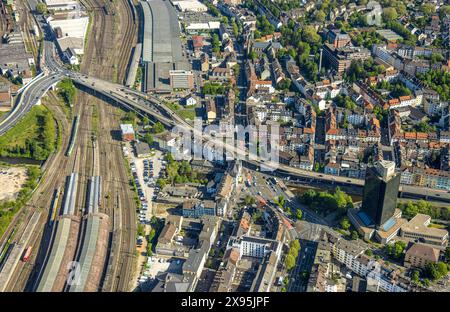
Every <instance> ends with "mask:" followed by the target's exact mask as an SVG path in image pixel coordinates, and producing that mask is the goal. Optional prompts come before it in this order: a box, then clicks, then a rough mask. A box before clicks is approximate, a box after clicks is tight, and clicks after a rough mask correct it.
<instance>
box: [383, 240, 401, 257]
mask: <svg viewBox="0 0 450 312" xmlns="http://www.w3.org/2000/svg"><path fill="white" fill-rule="evenodd" d="M385 248H386V252H387V254H388V255H389V256H391V257H392V258H394V259H400V258H401V257H402V255H403V251H404V250H405V248H406V243H405V242H403V241H397V242H395V243H394V244H389V245H386V247H385Z"/></svg>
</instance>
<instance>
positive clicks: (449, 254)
mask: <svg viewBox="0 0 450 312" xmlns="http://www.w3.org/2000/svg"><path fill="white" fill-rule="evenodd" d="M444 258H445V262H447V263H450V247H447V248H445V252H444Z"/></svg>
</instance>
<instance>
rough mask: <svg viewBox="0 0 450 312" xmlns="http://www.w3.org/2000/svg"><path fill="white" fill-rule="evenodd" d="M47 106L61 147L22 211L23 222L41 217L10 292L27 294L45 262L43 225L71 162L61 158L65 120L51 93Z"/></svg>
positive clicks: (67, 131) (65, 132)
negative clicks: (39, 213) (29, 253)
mask: <svg viewBox="0 0 450 312" xmlns="http://www.w3.org/2000/svg"><path fill="white" fill-rule="evenodd" d="M46 106H47V107H48V108H49V109H50V110H51V111H52V113H53V116H54V118H55V120H56V124H57V129H58V131H59V132H61V146H60V149H59V150H58V151H57V152H56V153H54V154H53V155H52V156H50V158H49V159H48V160H47V166H46V169H45V172H44V176H43V179H42V181H41V184H40V185H39V187H38V189H37V190H36V192H35V193H34V194H33V196H32V197H31V199H30V200H29V201H28V203H27V205H26V206H25V207H24V208H23V215H22V218H25V220H26V219H27V218H29V217H30V216H31V215H32V214H33V213H34V211H36V210H40V211H42V216H41V218H40V220H39V222H38V224H37V226H36V228H35V230H34V233H33V235H32V236H31V240H30V244H29V245H30V246H32V248H33V253H32V257H31V258H30V260H29V261H28V262H27V263H25V264H24V263H22V262H19V265H18V266H17V268H16V270H15V273H14V278H13V279H12V280H13V281H15V282H14V283H12V285H9V287H8V289H9V290H13V291H23V290H29V285H31V284H32V282H31V280H32V277H33V276H34V274H35V273H36V272H37V269H38V268H39V266H40V264H41V263H42V261H43V260H44V258H43V250H44V249H46V246H45V242H43V241H42V239H43V237H44V233H45V224H46V221H47V217H48V213H49V208H50V205H51V201H52V198H53V192H54V189H55V186H56V185H58V184H59V183H63V181H64V178H65V176H64V174H63V173H64V171H65V170H66V168H67V167H70V160H69V159H68V158H67V157H64V149H65V146H66V145H67V144H68V136H69V131H70V129H69V127H70V126H69V123H68V120H67V117H66V116H65V114H64V112H63V110H62V108H61V107H60V106H59V104H58V102H57V99H56V96H54V95H53V94H51V93H50V94H49V97H48V101H47V103H46ZM19 228H20V227H19ZM20 233H21V231H20V230H18V231H17V232H16V235H17V237H18V236H19V235H20Z"/></svg>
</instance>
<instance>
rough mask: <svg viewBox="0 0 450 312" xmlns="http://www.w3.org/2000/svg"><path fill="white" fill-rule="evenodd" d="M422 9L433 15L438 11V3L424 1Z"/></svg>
mask: <svg viewBox="0 0 450 312" xmlns="http://www.w3.org/2000/svg"><path fill="white" fill-rule="evenodd" d="M420 10H421V11H422V13H423V14H425V15H431V14H433V13H435V12H436V5H434V4H432V3H424V4H422V6H421V7H420Z"/></svg>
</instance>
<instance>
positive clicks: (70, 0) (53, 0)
mask: <svg viewBox="0 0 450 312" xmlns="http://www.w3.org/2000/svg"><path fill="white" fill-rule="evenodd" d="M44 1H45V3H46V4H47V5H48V6H58V5H60V6H63V5H70V4H73V5H76V4H77V3H78V2H77V1H75V0H44Z"/></svg>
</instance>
